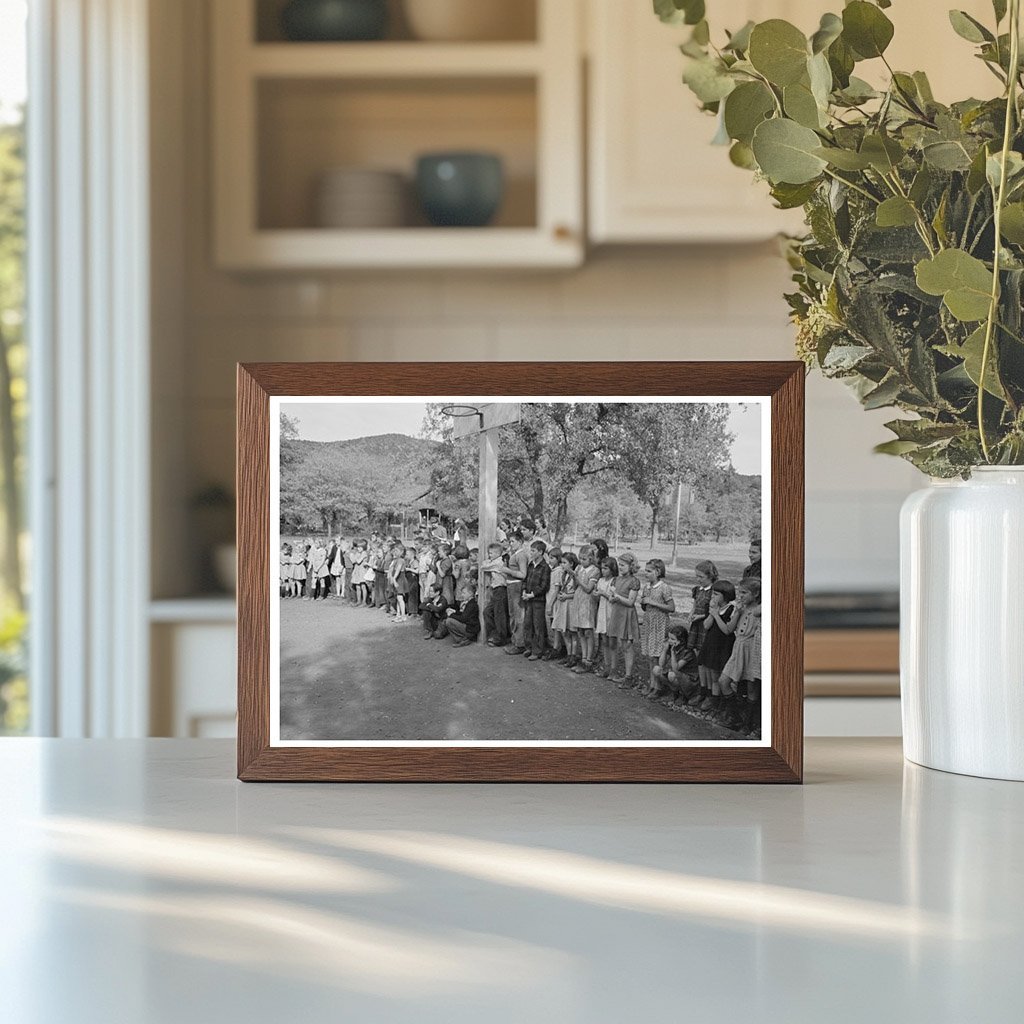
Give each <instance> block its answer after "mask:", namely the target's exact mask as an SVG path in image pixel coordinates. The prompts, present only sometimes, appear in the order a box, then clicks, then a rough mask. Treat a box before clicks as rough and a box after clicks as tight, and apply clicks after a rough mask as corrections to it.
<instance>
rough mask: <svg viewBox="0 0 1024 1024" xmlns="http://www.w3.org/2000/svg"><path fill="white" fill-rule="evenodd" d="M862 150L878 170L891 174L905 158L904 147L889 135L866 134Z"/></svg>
mask: <svg viewBox="0 0 1024 1024" xmlns="http://www.w3.org/2000/svg"><path fill="white" fill-rule="evenodd" d="M860 152H861V155H862V156H864V157H866V158H867V160H868V162H869V163H870V165H871V166H872V167H874V168H875V170H876V171H881V172H882V173H883V174H891V173H892V172H893V171H895V170H896V168H897V166H898V165H899V162H900V161H901V160H902V159H903V147H902V146H900V144H899V143H898V142H897V141H896V140H895V139H890V138H889V137H888V136H887V135H865V136H864V141H863V142H862V143H861V144H860Z"/></svg>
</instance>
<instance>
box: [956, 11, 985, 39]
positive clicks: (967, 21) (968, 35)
mask: <svg viewBox="0 0 1024 1024" xmlns="http://www.w3.org/2000/svg"><path fill="white" fill-rule="evenodd" d="M949 23H950V24H951V25H952V26H953V31H954V32H955V33H956V34H957V35H958V36H960V37H961V38H962V39H966V40H967V41H968V42H969V43H985V42H989V43H991V42H994V41H995V38H996V37H995V36H994V35H992V33H991V32H989V30H988V29H987V28H985V26H984V25H982V24H981V22H980V21H977V20H976V19H974V18H972V17H971V16H970V15H969V14H968V13H967V12H966V11H950V12H949Z"/></svg>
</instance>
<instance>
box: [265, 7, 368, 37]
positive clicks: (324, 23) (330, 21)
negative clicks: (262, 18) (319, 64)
mask: <svg viewBox="0 0 1024 1024" xmlns="http://www.w3.org/2000/svg"><path fill="white" fill-rule="evenodd" d="M387 25H388V5H387V0H290V2H289V3H288V4H286V5H285V7H284V9H283V10H282V11H281V28H282V30H283V31H284V35H285V38H286V39H291V40H293V41H295V42H318V43H323V42H329V43H334V42H360V41H365V40H370V39H380V38H381V37H382V36H383V35H384V33H385V31H386V30H387Z"/></svg>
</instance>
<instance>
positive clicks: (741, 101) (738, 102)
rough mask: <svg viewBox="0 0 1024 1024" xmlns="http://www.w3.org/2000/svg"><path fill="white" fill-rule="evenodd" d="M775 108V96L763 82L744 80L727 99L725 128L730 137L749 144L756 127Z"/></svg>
mask: <svg viewBox="0 0 1024 1024" xmlns="http://www.w3.org/2000/svg"><path fill="white" fill-rule="evenodd" d="M774 110H775V97H774V96H773V95H772V93H771V90H770V89H769V88H768V86H766V85H765V84H764V83H763V82H743V83H741V84H740V85H738V86H736V88H735V89H734V90H733V91H732V92H731V93H730V94H729V96H728V98H727V99H726V101H725V128H726V131H727V132H728V133H729V137H730V138H733V139H736V140H737V141H739V142H745V143H746V144H747V145H748V146H749V145H750V140H751V139H752V138H753V137H754V129H755V128H756V127H757V126H758V125H759V124H760V123H761V122H762V121H763V120H764V119H765V118H766V117H768V116H769V115H770V114H771V113H772V112H773V111H774Z"/></svg>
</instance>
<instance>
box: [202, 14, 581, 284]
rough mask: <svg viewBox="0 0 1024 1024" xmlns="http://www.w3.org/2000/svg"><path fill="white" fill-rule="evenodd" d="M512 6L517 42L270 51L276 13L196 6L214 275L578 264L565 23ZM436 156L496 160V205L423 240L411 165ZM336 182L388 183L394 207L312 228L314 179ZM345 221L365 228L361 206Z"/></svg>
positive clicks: (576, 99)
mask: <svg viewBox="0 0 1024 1024" xmlns="http://www.w3.org/2000/svg"><path fill="white" fill-rule="evenodd" d="M523 2H524V3H527V4H528V6H529V8H530V11H531V18H532V20H531V29H530V33H529V35H530V37H531V38H529V39H525V40H522V39H521V40H518V41H504V42H494V43H491V42H486V43H485V42H481V43H475V42H467V43H461V42H457V43H428V42H416V41H413V40H411V39H409V38H408V32H407V31H405V30H403V29H400V31H399V32H398V35H397V38H394V39H389V40H385V41H381V42H366V43H357V42H353V43H297V42H282V41H280V32H279V31H278V29H277V28H275V26H277V25H278V18H279V9H280V7H281V4H280V3H279V2H278V0H266V2H262V0H256V2H255V3H254V0H218V2H217V4H215V5H214V6H213V8H212V23H213V31H214V39H213V48H212V53H213V61H214V64H213V82H214V100H215V103H214V113H213V119H212V132H213V157H214V183H215V189H216V193H215V205H214V246H215V254H216V260H217V263H218V265H219V266H221V267H224V268H228V269H238V270H253V269H261V268H265V269H274V268H281V269H285V268H288V269H295V268H301V269H317V268H321V269H330V268H344V267H397V266H401V267H487V266H491V267H500V266H517V267H569V266H578V265H579V264H580V263H581V262H582V259H583V211H582V205H583V204H582V191H583V189H582V178H583V161H582V109H581V107H582V69H581V66H580V62H579V25H578V12H577V10H576V5H575V4H568V3H566V2H565V0H523ZM393 21H394V19H393ZM396 24H399V23H396ZM403 33H404V35H403ZM451 151H463V152H481V153H493V154H497V155H498V156H499V157H500V158H501V161H502V165H503V170H504V181H505V189H504V196H503V200H502V203H501V206H500V208H499V210H498V212H497V214H496V215H495V217H494V219H493V221H492V222H491V223H490V224H488V225H487V226H486V227H479V228H466V229H459V228H447V227H445V228H435V227H432V226H430V225H429V224H428V223H427V220H426V218H425V217H424V216H423V214H422V213H421V212H420V209H419V204H418V202H416V201H415V191H414V188H413V182H414V178H415V168H416V161H417V158H418V157H419V156H421V155H423V154H426V153H440V152H451ZM340 169H346V170H349V169H368V170H375V171H386V172H391V173H396V172H397V173H399V174H401V175H402V176H403V177H404V178H405V180H406V184H407V191H408V194H409V200H410V201H409V202H408V204H407V207H408V208H407V210H406V211H404V213H403V214H402V215H398V214H396V212H395V211H394V207H388V206H387V204H386V202H384V201H380V202H379V205H380V206H381V208H382V212H381V216H380V217H379V220H378V222H379V223H381V225H382V226H381V227H379V228H372V229H370V230H366V229H359V230H352V229H337V228H335V227H333V226H323V225H322V222H321V218H320V216H319V215H318V214H317V206H318V204H317V195H318V191H319V190H320V187H321V183H322V181H323V180H324V176H325V175H326V174H328V173H329V172H332V171H337V170H340ZM364 188H365V187H364ZM359 201H360V202H362V200H359ZM356 212H357V216H355V217H352V218H349V220H350V222H352V223H360V222H361V223H366V222H367V221H368V220H369V219H370V216H371V213H370V210H369V209H367V208H366V207H365V206H364V207H362V208H357V210H356ZM364 213H365V216H362V214H364ZM373 222H374V221H370V223H373ZM335 223H337V221H335ZM385 224H388V225H390V226H383V225H385ZM394 225H400V226H394Z"/></svg>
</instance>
